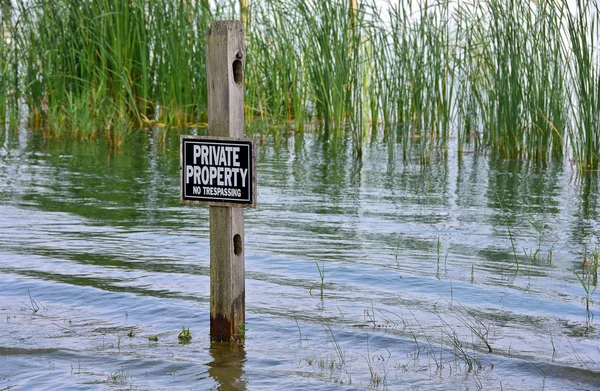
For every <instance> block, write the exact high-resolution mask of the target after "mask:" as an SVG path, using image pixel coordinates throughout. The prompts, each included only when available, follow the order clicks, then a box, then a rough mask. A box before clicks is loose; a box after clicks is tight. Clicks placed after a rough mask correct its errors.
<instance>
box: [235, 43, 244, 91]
mask: <svg viewBox="0 0 600 391" xmlns="http://www.w3.org/2000/svg"><path fill="white" fill-rule="evenodd" d="M242 57H244V55H243V54H242V52H241V51H240V50H238V51H237V52H236V53H235V61H233V81H234V82H235V84H242V82H243V81H244V64H243V63H242Z"/></svg>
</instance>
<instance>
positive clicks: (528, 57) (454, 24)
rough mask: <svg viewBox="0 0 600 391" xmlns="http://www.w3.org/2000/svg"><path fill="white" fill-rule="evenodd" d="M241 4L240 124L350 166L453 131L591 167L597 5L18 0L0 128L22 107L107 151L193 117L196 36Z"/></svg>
mask: <svg viewBox="0 0 600 391" xmlns="http://www.w3.org/2000/svg"><path fill="white" fill-rule="evenodd" d="M242 3H243V4H244V13H243V19H244V23H245V25H246V44H247V47H248V59H247V63H246V71H245V75H246V80H245V89H246V112H247V113H246V116H247V118H248V121H254V120H257V119H259V120H262V121H264V122H266V123H268V124H272V125H274V126H275V127H276V128H277V129H282V128H284V129H288V130H293V131H295V132H298V133H302V132H304V131H306V129H308V130H309V131H311V132H317V133H319V134H320V135H321V136H322V137H323V138H324V139H330V138H339V137H348V136H350V137H351V140H352V142H353V144H354V151H355V152H356V153H355V156H356V158H357V159H360V158H361V156H362V146H363V145H364V144H365V143H366V142H368V140H378V139H379V138H380V137H383V139H384V140H386V141H388V142H401V143H403V144H404V145H405V150H410V149H411V148H414V149H416V150H418V151H419V152H420V153H421V155H422V156H428V155H431V154H432V153H435V152H436V151H437V150H439V149H440V148H442V149H443V148H444V147H445V146H446V145H447V143H448V140H449V139H451V138H453V137H457V138H458V145H459V152H462V150H463V149H465V148H468V149H482V148H486V149H490V150H492V151H495V152H496V153H498V154H500V155H502V156H504V157H507V158H525V159H535V160H548V159H562V158H564V157H565V156H568V157H569V158H570V159H571V162H572V163H573V165H574V166H576V167H577V168H578V169H579V170H580V171H585V170H596V169H598V162H599V159H600V158H599V156H600V136H599V132H598V128H599V126H600V94H599V93H598V91H599V90H600V89H599V88H600V64H599V62H598V60H599V53H598V48H597V47H596V44H597V40H598V34H599V29H598V27H599V26H598V23H599V20H598V17H597V15H598V4H597V0H576V1H575V2H574V3H573V5H572V6H571V7H569V6H568V5H567V4H571V3H568V2H564V1H560V0H537V1H522V0H488V1H469V0H437V1H435V0H415V1H402V0H399V1H392V2H390V3H389V4H388V6H387V7H384V8H383V9H382V8H378V5H377V4H376V3H375V2H371V0H331V1H327V2H323V1H317V0H264V1H254V2H252V1H251V2H246V1H244V2H240V3H239V4H238V2H236V1H229V2H216V4H215V3H214V2H209V1H207V0H130V1H128V2H116V1H112V0H93V1H90V0H88V1H74V0H56V1H53V2H47V1H44V0H27V1H25V0H16V1H14V2H13V4H14V7H13V8H12V9H10V7H8V6H6V5H5V6H4V7H5V8H3V10H2V12H3V17H2V21H3V22H2V23H3V30H4V31H5V32H8V35H9V36H10V39H7V38H6V36H7V35H6V33H5V38H4V39H3V41H2V43H1V45H0V59H1V62H0V66H1V68H0V72H2V79H1V80H0V99H2V101H3V102H5V104H4V105H2V108H0V115H1V116H2V118H1V119H2V120H3V121H4V122H5V121H6V118H7V116H10V113H13V114H12V116H13V117H15V114H14V113H16V112H18V111H19V110H21V108H26V110H23V112H25V113H27V115H28V118H29V123H30V124H31V126H32V127H33V128H36V129H41V130H42V131H44V132H46V133H47V134H48V135H50V136H57V137H61V136H63V135H67V134H68V135H72V136H75V137H81V138H94V137H97V136H98V135H102V134H103V135H105V136H106V137H108V138H110V139H112V140H115V142H119V140H122V139H124V138H126V134H127V129H134V128H139V127H145V126H163V125H166V126H178V127H181V126H194V125H198V124H201V123H204V122H205V121H206V107H207V103H206V99H207V95H206V76H205V72H204V69H205V63H204V61H205V34H206V33H205V32H206V28H207V26H208V24H209V23H210V21H211V20H214V19H225V18H239V17H240V11H239V6H240V5H241V4H242ZM3 4H5V3H3ZM7 7H8V8H7ZM266 128H270V129H272V128H273V127H266ZM424 160H427V159H424Z"/></svg>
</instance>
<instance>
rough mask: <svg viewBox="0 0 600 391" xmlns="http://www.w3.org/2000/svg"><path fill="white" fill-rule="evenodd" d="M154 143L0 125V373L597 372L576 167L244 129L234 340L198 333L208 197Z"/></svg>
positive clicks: (202, 325)
mask: <svg viewBox="0 0 600 391" xmlns="http://www.w3.org/2000/svg"><path fill="white" fill-rule="evenodd" d="M190 132H192V133H193V131H190ZM157 140H158V138H157V136H156V135H155V134H153V133H146V132H142V133H139V134H137V135H136V136H134V138H133V139H132V140H131V141H130V142H129V143H128V144H127V147H126V148H123V149H121V150H117V151H115V150H114V149H112V148H111V147H110V146H108V145H105V144H104V143H103V142H72V141H67V140H63V141H61V142H55V141H44V140H43V139H41V138H40V137H38V136H35V135H32V134H30V133H27V132H25V131H20V132H14V131H5V132H3V133H0V273H1V274H0V390H2V391H4V390H33V389H35V390H56V389H74V390H95V389H115V390H117V389H134V390H146V389H149V390H170V389H171V390H210V389H213V390H275V389H288V390H353V389H380V390H383V389H389V390H405V389H406V390H449V389H457V390H459V389H465V390H466V389H498V390H500V389H502V390H523V389H532V390H533V389H540V390H542V389H543V390H565V389H569V390H597V389H600V331H599V328H598V327H600V326H599V325H598V322H597V321H596V319H594V318H593V315H594V314H596V313H598V312H599V311H598V310H599V307H600V306H599V304H598V299H597V295H598V293H597V292H593V293H592V291H593V290H594V288H595V285H594V284H595V283H596V282H597V272H596V273H589V270H590V268H589V265H590V263H591V260H592V259H593V252H594V251H595V250H596V249H598V248H600V243H599V242H598V238H599V236H600V226H599V223H598V221H599V220H598V211H599V207H598V194H599V192H598V179H597V174H596V173H590V174H589V175H588V176H586V177H584V178H581V179H578V178H575V177H574V176H573V175H572V171H571V167H570V165H569V163H568V162H554V163H546V164H542V163H532V162H524V161H514V160H503V159H496V158H494V157H493V156H486V155H482V154H473V153H469V154H464V155H462V156H459V154H458V153H457V152H456V148H450V149H449V150H440V151H436V152H434V153H433V155H432V157H431V161H430V163H429V164H427V165H421V164H420V163H419V162H420V159H419V158H418V157H417V158H414V159H412V158H405V157H404V156H405V154H404V153H403V152H404V151H403V150H402V146H401V145H398V146H394V145H389V144H387V143H373V144H372V145H369V146H367V147H366V149H365V157H364V161H363V163H362V164H357V163H355V162H354V160H353V159H352V153H351V147H350V146H348V145H346V144H345V143H344V142H339V143H338V142H331V143H324V142H322V141H320V140H318V139H317V138H315V137H313V136H308V135H307V136H305V137H291V138H289V139H285V138H284V139H283V140H281V141H280V142H278V143H276V144H273V143H272V142H269V141H267V142H264V143H260V144H259V145H258V148H257V151H258V158H257V172H258V189H259V190H258V191H259V195H258V208H257V209H255V210H248V211H246V244H245V249H246V308H247V325H246V331H245V335H244V337H245V341H246V343H245V346H243V347H242V346H230V345H228V344H212V345H211V344H210V342H209V338H208V331H209V248H208V242H209V240H208V239H209V238H208V209H207V208H205V207H198V206H180V205H179V152H178V148H179V139H178V135H177V134H174V133H173V134H172V135H169V137H168V138H167V139H166V141H165V142H159V141H157ZM411 155H412V154H411V153H408V154H406V156H411ZM578 276H579V277H578ZM586 289H587V290H588V292H589V294H588V295H586ZM586 296H588V298H589V311H588V310H587V309H586ZM182 327H185V328H188V327H189V328H190V330H191V333H192V337H193V339H192V342H191V343H190V344H188V345H180V344H179V343H178V339H177V335H178V333H179V332H180V331H181V329H182ZM151 337H152V338H151ZM154 337H156V338H157V340H154V339H156V338H154ZM149 338H150V339H152V340H150V339H149Z"/></svg>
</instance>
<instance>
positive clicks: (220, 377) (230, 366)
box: [206, 343, 247, 391]
mask: <svg viewBox="0 0 600 391" xmlns="http://www.w3.org/2000/svg"><path fill="white" fill-rule="evenodd" d="M210 355H211V356H212V358H213V361H212V362H210V363H208V364H206V365H207V366H208V367H209V368H208V374H209V376H210V377H212V378H213V379H214V381H215V382H216V383H217V388H216V389H217V390H219V391H227V390H235V391H242V390H245V389H246V383H247V380H246V379H243V378H242V375H243V374H244V363H245V362H246V352H245V351H244V347H243V346H242V345H236V344H222V343H213V344H211V346H210Z"/></svg>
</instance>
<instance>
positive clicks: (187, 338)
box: [177, 327, 192, 345]
mask: <svg viewBox="0 0 600 391" xmlns="http://www.w3.org/2000/svg"><path fill="white" fill-rule="evenodd" d="M177 339H178V340H179V343H180V344H182V345H186V344H188V343H190V342H192V333H191V332H190V329H189V328H187V329H186V328H185V327H182V330H181V331H180V332H179V335H178V336H177Z"/></svg>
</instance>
